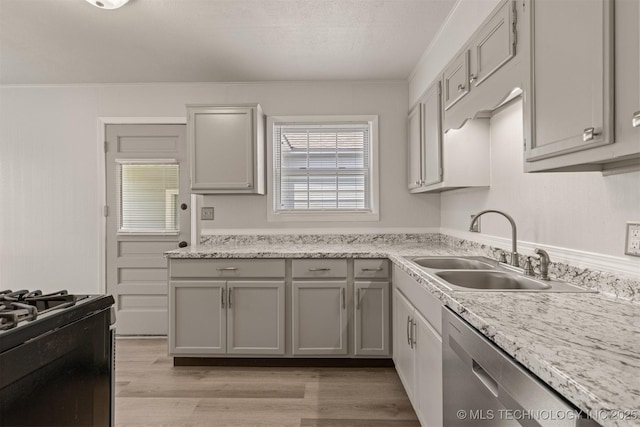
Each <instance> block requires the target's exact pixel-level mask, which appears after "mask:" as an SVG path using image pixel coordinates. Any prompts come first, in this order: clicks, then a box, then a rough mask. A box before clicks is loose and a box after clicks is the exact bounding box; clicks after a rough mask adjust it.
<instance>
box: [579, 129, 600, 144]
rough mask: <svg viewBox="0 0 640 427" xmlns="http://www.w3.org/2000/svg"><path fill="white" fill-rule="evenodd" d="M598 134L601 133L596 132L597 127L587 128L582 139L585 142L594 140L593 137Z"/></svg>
mask: <svg viewBox="0 0 640 427" xmlns="http://www.w3.org/2000/svg"><path fill="white" fill-rule="evenodd" d="M597 135H600V134H599V133H597V132H596V129H595V128H586V129H585V130H584V132H583V133H582V141H583V142H588V141H592V140H593V138H594V137H595V136H597Z"/></svg>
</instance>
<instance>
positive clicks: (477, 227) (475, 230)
mask: <svg viewBox="0 0 640 427" xmlns="http://www.w3.org/2000/svg"><path fill="white" fill-rule="evenodd" d="M474 216H475V215H471V220H473V217H474ZM470 231H471V232H472V233H479V232H480V218H478V219H477V220H476V222H475V224H473V228H471V230H470Z"/></svg>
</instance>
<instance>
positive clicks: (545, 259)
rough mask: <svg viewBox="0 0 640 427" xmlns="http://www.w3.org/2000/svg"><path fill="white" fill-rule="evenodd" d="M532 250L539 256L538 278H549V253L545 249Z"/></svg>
mask: <svg viewBox="0 0 640 427" xmlns="http://www.w3.org/2000/svg"><path fill="white" fill-rule="evenodd" d="M533 252H535V254H536V255H538V256H539V257H540V279H542V280H549V262H550V261H551V259H549V254H548V253H547V251H544V250H542V249H538V248H536V249H535V250H534V251H533Z"/></svg>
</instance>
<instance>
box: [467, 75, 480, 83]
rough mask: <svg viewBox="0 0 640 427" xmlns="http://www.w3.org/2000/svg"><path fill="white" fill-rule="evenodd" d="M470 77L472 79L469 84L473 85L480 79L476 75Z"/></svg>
mask: <svg viewBox="0 0 640 427" xmlns="http://www.w3.org/2000/svg"><path fill="white" fill-rule="evenodd" d="M469 77H470V78H469V83H473V82H475V81H476V80H477V79H478V77H477V76H476V75H475V74H471V75H470V76H469Z"/></svg>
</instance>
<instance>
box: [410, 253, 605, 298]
mask: <svg viewBox="0 0 640 427" xmlns="http://www.w3.org/2000/svg"><path fill="white" fill-rule="evenodd" d="M407 259H408V260H409V261H411V262H413V263H415V264H416V265H418V266H419V267H420V268H421V269H422V270H423V271H424V272H425V273H427V274H428V275H429V276H431V277H432V278H433V279H435V280H436V281H438V282H439V283H440V284H441V285H442V286H444V287H446V288H448V289H450V290H452V291H463V292H501V291H505V292H512V291H515V292H576V293H582V292H596V291H592V290H588V289H583V288H580V287H578V286H574V285H570V284H569V283H566V282H561V281H558V280H537V279H536V278H534V277H529V276H525V275H524V273H523V270H522V269H520V268H517V267H513V266H510V265H506V264H503V263H499V262H498V261H494V260H492V259H489V258H485V257H482V256H450V257H447V256H433V257H430V256H416V257H407Z"/></svg>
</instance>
